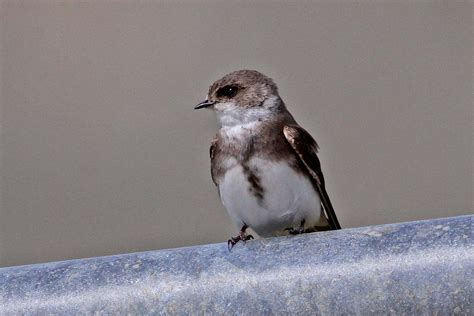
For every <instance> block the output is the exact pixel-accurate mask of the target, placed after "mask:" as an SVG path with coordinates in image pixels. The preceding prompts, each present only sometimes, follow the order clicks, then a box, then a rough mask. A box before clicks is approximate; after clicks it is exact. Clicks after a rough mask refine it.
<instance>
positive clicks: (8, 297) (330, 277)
mask: <svg viewBox="0 0 474 316" xmlns="http://www.w3.org/2000/svg"><path fill="white" fill-rule="evenodd" d="M473 219H474V216H459V217H453V218H445V219H435V220H429V221H419V222H410V223H401V224H391V225H383V226H373V227H363V228H356V229H344V230H341V231H335V232H322V233H313V234H306V235H300V236H294V237H280V238H269V239H261V240H254V241H250V242H247V244H246V245H242V244H238V245H236V246H235V247H234V249H233V250H232V252H230V253H229V252H228V250H227V244H226V243H220V244H212V245H203V246H196V247H189V248H179V249H169V250H160V251H150V252H142V253H133V254H124V255H117V256H109V257H99V258H91V259H82V260H70V261H63V262H52V263H46V264H37V265H28V266H19V267H11V268H2V269H0V314H1V315H12V314H67V315H71V314H92V313H94V314H95V313H98V314H126V313H129V314H288V313H291V314H305V315H308V314H313V315H314V314H323V315H341V314H344V315H351V314H362V315H367V314H372V315H385V314H397V315H400V314H407V315H421V314H423V315H425V314H426V315H448V314H459V315H472V314H473V313H474V310H473V306H472V298H473V297H474V291H473V284H472V282H473V271H474V250H473V236H472V234H473V232H472V222H473Z"/></svg>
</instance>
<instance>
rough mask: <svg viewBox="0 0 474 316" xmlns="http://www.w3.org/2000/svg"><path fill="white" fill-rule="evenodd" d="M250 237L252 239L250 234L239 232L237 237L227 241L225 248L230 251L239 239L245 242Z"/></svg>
mask: <svg viewBox="0 0 474 316" xmlns="http://www.w3.org/2000/svg"><path fill="white" fill-rule="evenodd" d="M251 239H254V238H253V236H252V235H247V234H245V233H243V234H240V235H238V236H237V237H232V238H231V239H229V240H228V241H227V248H228V249H229V251H231V250H232V248H233V247H234V246H235V244H237V243H238V242H239V241H243V242H244V243H245V242H246V241H247V240H251Z"/></svg>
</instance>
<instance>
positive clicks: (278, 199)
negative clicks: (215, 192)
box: [219, 158, 321, 237]
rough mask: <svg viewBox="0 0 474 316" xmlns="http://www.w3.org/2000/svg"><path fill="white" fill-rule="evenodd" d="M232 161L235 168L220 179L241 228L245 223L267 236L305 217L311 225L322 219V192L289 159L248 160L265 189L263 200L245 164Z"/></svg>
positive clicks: (225, 200) (223, 197) (230, 210)
mask: <svg viewBox="0 0 474 316" xmlns="http://www.w3.org/2000/svg"><path fill="white" fill-rule="evenodd" d="M231 160H233V161H229V165H232V167H231V169H229V170H228V171H227V172H226V173H225V175H224V177H223V178H222V179H221V180H220V181H219V191H220V196H221V200H222V203H223V204H224V206H225V208H226V209H227V212H228V213H229V215H230V216H231V218H232V219H233V221H234V223H235V224H236V225H237V226H238V228H239V229H240V228H241V227H242V226H243V225H244V223H245V224H246V225H248V226H249V227H250V228H252V229H253V230H254V231H255V232H256V233H257V234H259V235H260V236H264V237H266V236H271V235H275V234H278V233H279V231H282V230H283V229H285V228H287V227H294V228H298V227H299V225H300V223H301V221H302V220H303V219H304V220H305V222H306V226H307V227H308V226H313V225H315V224H316V223H317V222H318V221H319V217H320V211H321V204H320V198H319V195H318V194H317V193H316V191H315V190H314V188H313V186H312V185H311V182H310V181H309V179H307V178H306V177H305V176H303V175H301V174H299V173H297V172H295V171H294V170H293V169H292V168H291V167H290V166H289V165H288V164H287V163H286V162H285V161H280V162H273V161H267V160H263V159H260V158H252V159H251V160H250V161H249V162H248V167H249V168H250V170H252V171H253V172H254V173H255V175H256V176H257V177H258V178H259V179H260V184H261V186H262V188H263V199H260V198H259V197H257V196H256V195H255V194H254V193H252V191H251V184H250V183H249V181H248V179H247V175H246V174H245V173H244V169H243V167H242V165H240V164H238V163H237V161H235V160H234V159H233V158H232V159H231Z"/></svg>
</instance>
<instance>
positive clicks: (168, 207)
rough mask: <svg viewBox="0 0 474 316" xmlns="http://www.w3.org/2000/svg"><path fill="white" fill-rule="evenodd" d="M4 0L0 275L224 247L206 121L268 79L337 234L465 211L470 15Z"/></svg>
mask: <svg viewBox="0 0 474 316" xmlns="http://www.w3.org/2000/svg"><path fill="white" fill-rule="evenodd" d="M297 4H298V5H295V3H293V4H288V3H285V2H280V3H277V2H271V1H258V2H251V1H243V2H242V1H235V2H232V3H230V2H213V1H212V2H211V1H199V2H198V1H189V2H187V1H181V2H172V1H165V2H162V1H153V2H152V1H146V2H138V1H129V2H116V1H100V2H95V1H90V2H78V1H77V2H74V1H72V2H71V1H64V2H62V1H61V2H60V1H2V2H1V21H0V23H1V24H0V25H1V55H0V57H1V84H2V86H1V87H2V90H1V98H0V101H1V128H2V129H1V147H0V148H1V162H2V169H1V210H0V211H1V212H0V216H1V217H0V265H2V266H5V265H15V264H26V263H33V262H42V261H50V260H60V259H67V258H79V257H88V256H99V255H107V254H115V253H122V252H131V251H141V250H149V249H158V248H166V247H178V246H185V245H194V244H200V243H211V242H221V241H225V240H227V238H228V237H229V236H230V235H231V234H234V233H235V232H236V230H235V228H234V227H232V224H231V222H230V220H229V218H228V217H227V215H226V213H225V211H224V209H223V207H222V206H221V204H220V202H219V199H218V196H217V191H216V189H215V187H214V185H213V183H212V181H211V179H210V175H209V161H208V146H209V142H210V140H211V138H212V137H213V135H214V133H215V131H216V127H217V125H216V121H215V118H214V116H213V113H212V112H210V111H199V112H194V111H193V110H192V107H193V105H195V104H196V103H197V102H198V101H200V100H201V99H202V98H203V97H204V96H205V94H206V93H207V88H208V86H209V84H210V83H211V82H212V81H214V80H215V79H218V78H219V77H220V76H221V75H223V74H225V73H226V72H229V71H232V70H236V69H241V68H250V69H257V70H260V71H262V72H264V73H266V74H268V75H269V76H270V77H273V78H274V79H275V81H276V82H277V83H278V85H279V87H280V92H281V95H282V97H283V99H284V100H285V101H286V103H287V105H288V107H289V109H290V110H291V111H292V113H293V114H294V116H295V117H296V119H297V120H298V121H299V122H300V123H301V124H302V125H303V126H304V127H305V128H306V129H307V130H309V131H310V132H311V133H312V134H313V136H314V137H315V138H316V139H317V140H318V142H319V143H320V145H321V155H320V157H321V160H322V164H323V171H324V172H325V174H326V178H327V185H328V190H329V192H330V195H331V197H332V199H333V204H334V206H335V208H336V211H337V214H338V215H339V218H340V221H341V223H342V225H343V226H344V227H353V226H361V225H372V224H380V223H390V222H400V221H409V220H416V219H425V218H432V217H445V216H452V215H459V214H467V213H472V212H473V210H474V208H473V173H472V171H473V169H472V168H473V165H472V163H473V150H472V149H473V147H472V137H473V125H472V123H473V121H472V119H473V116H472V63H471V62H472V60H471V58H472V51H471V47H472V16H471V13H472V12H471V9H472V2H467V1H464V2H463V1H445V2H441V1H436V2H435V1H433V2H429V1H416V2H415V1H399V2H393V1H392V2H385V1H379V2H375V1H370V2H369V1H367V2H359V3H356V2H343V1H334V2H329V1H328V2H298V3H297Z"/></svg>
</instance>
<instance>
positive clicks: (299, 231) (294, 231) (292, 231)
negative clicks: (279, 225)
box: [284, 226, 304, 235]
mask: <svg viewBox="0 0 474 316" xmlns="http://www.w3.org/2000/svg"><path fill="white" fill-rule="evenodd" d="M284 230H286V231H288V233H289V234H290V235H299V234H303V233H304V227H301V226H300V227H299V228H298V229H294V228H293V227H287V228H285V229H284Z"/></svg>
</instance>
